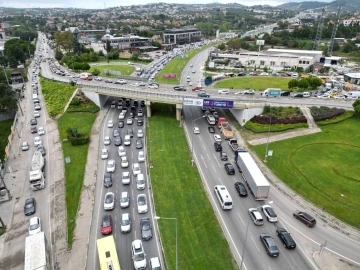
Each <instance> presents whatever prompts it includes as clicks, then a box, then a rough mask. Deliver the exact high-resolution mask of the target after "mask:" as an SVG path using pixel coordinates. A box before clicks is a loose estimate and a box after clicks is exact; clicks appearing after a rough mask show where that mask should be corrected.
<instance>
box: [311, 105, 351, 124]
mask: <svg viewBox="0 0 360 270" xmlns="http://www.w3.org/2000/svg"><path fill="white" fill-rule="evenodd" d="M310 112H311V115H312V116H313V117H314V120H315V122H318V121H322V120H326V119H331V118H334V117H336V116H339V115H342V114H343V113H345V110H344V109H339V108H330V107H325V106H321V107H311V108H310Z"/></svg>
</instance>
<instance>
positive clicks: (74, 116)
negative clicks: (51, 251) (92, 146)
mask: <svg viewBox="0 0 360 270" xmlns="http://www.w3.org/2000/svg"><path fill="white" fill-rule="evenodd" d="M96 116H97V114H96V113H65V114H63V115H62V116H61V117H60V118H59V120H58V128H59V133H60V139H61V144H62V151H63V155H64V156H63V157H64V158H65V157H70V160H71V162H70V163H65V181H66V184H65V186H66V211H67V229H68V239H67V241H68V246H69V247H71V246H72V242H73V236H74V229H75V225H76V224H75V221H76V213H77V209H78V206H79V199H80V194H81V187H82V185H83V180H84V174H85V166H86V159H87V152H88V148H89V145H88V144H85V145H77V146H73V145H72V144H71V143H70V141H68V140H67V129H68V128H77V130H78V132H79V134H83V135H88V136H90V133H91V129H92V126H93V124H94V122H95V119H96Z"/></svg>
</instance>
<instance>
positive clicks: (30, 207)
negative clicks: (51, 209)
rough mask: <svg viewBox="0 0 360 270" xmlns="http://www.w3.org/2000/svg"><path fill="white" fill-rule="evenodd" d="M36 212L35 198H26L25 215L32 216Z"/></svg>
mask: <svg viewBox="0 0 360 270" xmlns="http://www.w3.org/2000/svg"><path fill="white" fill-rule="evenodd" d="M35 212H36V201H35V198H29V199H26V201H25V205H24V214H25V216H30V215H32V214H35Z"/></svg>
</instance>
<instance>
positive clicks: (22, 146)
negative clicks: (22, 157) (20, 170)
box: [21, 142, 29, 151]
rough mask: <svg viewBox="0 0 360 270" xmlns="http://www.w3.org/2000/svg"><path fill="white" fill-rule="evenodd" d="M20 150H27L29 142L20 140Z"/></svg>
mask: <svg viewBox="0 0 360 270" xmlns="http://www.w3.org/2000/svg"><path fill="white" fill-rule="evenodd" d="M21 150H22V151H27V150H29V144H28V142H22V144H21Z"/></svg>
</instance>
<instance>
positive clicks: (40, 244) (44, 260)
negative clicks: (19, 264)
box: [24, 232, 51, 270]
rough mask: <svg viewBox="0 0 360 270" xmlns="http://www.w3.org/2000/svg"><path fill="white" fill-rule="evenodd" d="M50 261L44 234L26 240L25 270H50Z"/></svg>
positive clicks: (31, 236)
mask: <svg viewBox="0 0 360 270" xmlns="http://www.w3.org/2000/svg"><path fill="white" fill-rule="evenodd" d="M50 268H51V266H50V259H49V252H48V246H47V242H46V237H45V233H44V232H40V233H37V234H34V235H30V236H28V237H26V238H25V267H24V270H50Z"/></svg>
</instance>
